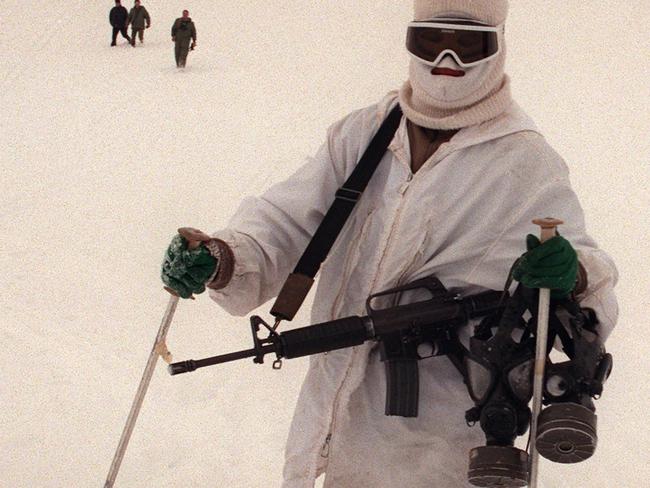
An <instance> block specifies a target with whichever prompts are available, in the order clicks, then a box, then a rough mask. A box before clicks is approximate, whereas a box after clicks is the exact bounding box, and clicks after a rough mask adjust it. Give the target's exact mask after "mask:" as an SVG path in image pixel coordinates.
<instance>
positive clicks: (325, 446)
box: [320, 433, 332, 458]
mask: <svg viewBox="0 0 650 488" xmlns="http://www.w3.org/2000/svg"><path fill="white" fill-rule="evenodd" d="M331 439H332V434H331V433H330V434H327V437H325V443H324V444H323V448H322V449H321V450H320V457H324V458H326V457H328V456H329V455H330V440H331Z"/></svg>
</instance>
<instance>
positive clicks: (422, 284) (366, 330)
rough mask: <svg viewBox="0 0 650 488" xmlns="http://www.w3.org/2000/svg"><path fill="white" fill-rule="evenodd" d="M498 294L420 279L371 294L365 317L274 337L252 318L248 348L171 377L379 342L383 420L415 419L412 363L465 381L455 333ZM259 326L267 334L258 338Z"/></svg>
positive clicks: (495, 302)
mask: <svg viewBox="0 0 650 488" xmlns="http://www.w3.org/2000/svg"><path fill="white" fill-rule="evenodd" d="M422 291H424V292H428V295H429V296H430V297H429V298H427V299H424V300H420V301H416V302H414V303H408V304H403V305H395V306H391V307H388V308H378V307H376V306H375V305H374V304H375V303H376V301H388V300H389V299H390V296H391V295H392V296H393V299H394V300H395V301H397V299H398V298H399V296H400V295H401V294H403V293H406V292H422ZM503 298H504V292H501V291H486V292H483V293H479V294H476V295H470V296H466V297H461V296H460V295H458V294H455V293H452V292H449V291H448V290H447V289H446V288H445V287H444V286H443V284H442V283H441V282H440V280H438V279H437V278H435V277H428V278H423V279H420V280H417V281H414V282H412V283H409V284H407V285H403V286H399V287H396V288H392V289H390V290H386V291H382V292H379V293H376V294H374V295H371V296H370V297H369V298H368V299H367V301H366V310H367V313H368V314H367V315H365V316H350V317H345V318H340V319H336V320H331V321H328V322H323V323H320V324H315V325H310V326H307V327H301V328H297V329H293V330H288V331H285V332H281V333H278V332H276V328H275V327H271V326H269V325H268V324H267V323H266V322H265V321H264V320H263V319H262V318H260V317H258V316H252V317H251V319H250V321H251V332H252V335H253V348H252V349H247V350H243V351H237V352H232V353H229V354H223V355H219V356H213V357H209V358H205V359H199V360H192V359H190V360H187V361H181V362H177V363H173V364H170V365H169V366H168V370H169V373H170V374H171V375H177V374H180V373H187V372H190V371H194V370H196V369H198V368H203V367H206V366H212V365H215V364H221V363H226V362H230V361H236V360H239V359H244V358H248V357H252V358H253V361H254V362H255V363H258V364H261V363H263V362H264V356H265V355H266V354H271V353H273V354H275V357H276V358H275V360H274V361H273V368H274V369H280V367H281V365H282V360H283V359H285V358H286V359H291V358H298V357H304V356H310V355H312V354H320V353H324V352H328V351H333V350H336V349H343V348H347V347H354V346H359V345H361V344H363V343H364V342H366V341H369V340H373V341H377V342H379V345H380V352H381V355H380V357H381V360H382V361H383V362H384V363H385V365H386V409H385V413H386V415H398V416H403V417H416V416H417V414H418V398H419V382H418V364H417V361H418V360H420V359H425V358H428V357H433V356H443V355H447V356H448V357H449V358H450V360H451V361H452V363H453V364H454V366H456V368H457V369H459V371H460V372H461V374H463V376H465V371H464V368H465V366H464V363H463V349H462V346H461V344H460V341H459V340H458V336H457V330H458V328H459V327H460V326H463V325H465V324H467V322H468V321H469V320H471V319H475V318H479V317H483V316H486V315H488V314H491V313H493V312H495V311H497V310H499V309H500V308H502V299H503ZM260 326H263V327H264V328H265V329H266V330H267V331H268V336H267V337H265V338H260V337H259V332H260Z"/></svg>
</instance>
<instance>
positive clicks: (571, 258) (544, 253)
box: [512, 234, 578, 298]
mask: <svg viewBox="0 0 650 488" xmlns="http://www.w3.org/2000/svg"><path fill="white" fill-rule="evenodd" d="M526 248H527V249H528V252H526V253H525V254H524V255H523V256H522V257H521V258H520V259H519V261H518V262H517V263H516V265H515V268H514V270H513V273H512V276H513V278H514V279H515V280H517V281H519V282H520V283H522V284H523V285H524V286H527V287H528V288H550V289H551V290H552V291H551V297H552V298H565V297H567V296H568V295H569V293H571V291H572V290H573V288H574V287H575V284H576V278H577V276H578V255H577V254H576V251H575V249H573V246H572V245H571V243H569V241H567V240H566V239H565V238H564V237H561V236H559V235H558V236H555V237H552V238H551V239H549V240H547V241H544V243H543V244H542V243H540V241H539V239H538V238H537V237H535V236H534V235H532V234H528V235H527V236H526Z"/></svg>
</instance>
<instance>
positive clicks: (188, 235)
mask: <svg viewBox="0 0 650 488" xmlns="http://www.w3.org/2000/svg"><path fill="white" fill-rule="evenodd" d="M178 233H179V234H180V235H181V236H182V237H183V238H184V239H185V240H186V241H187V247H188V249H196V248H197V247H199V246H200V245H201V243H202V242H206V241H209V240H210V239H212V238H211V237H210V236H209V235H208V234H206V233H205V232H202V231H200V230H198V229H194V228H193V227H181V228H180V229H178Z"/></svg>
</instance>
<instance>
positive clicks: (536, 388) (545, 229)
mask: <svg viewBox="0 0 650 488" xmlns="http://www.w3.org/2000/svg"><path fill="white" fill-rule="evenodd" d="M563 223H564V222H562V221H561V220H558V219H553V218H545V219H535V220H533V224H536V225H539V226H540V227H541V228H542V230H541V235H540V239H539V240H540V242H544V241H546V240H548V239H550V238H551V237H554V236H555V231H556V227H557V226H558V225H561V224H563ZM550 303H551V290H549V289H548V288H540V290H539V305H538V306H537V334H536V336H537V338H536V339H537V340H536V343H535V375H534V378H533V411H532V415H531V420H530V439H531V441H530V481H529V483H528V486H529V488H537V472H538V465H539V453H538V452H537V448H536V446H535V440H536V439H537V417H538V416H539V413H540V412H541V411H542V396H543V393H544V391H543V385H544V367H545V366H546V343H547V342H548V312H549V306H550Z"/></svg>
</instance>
